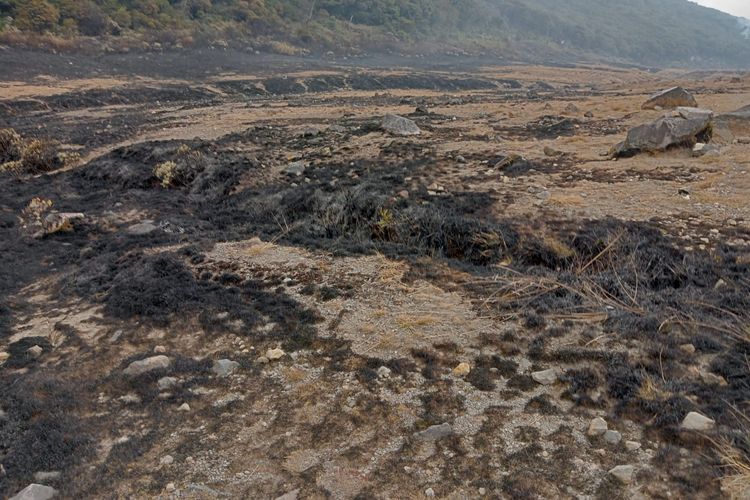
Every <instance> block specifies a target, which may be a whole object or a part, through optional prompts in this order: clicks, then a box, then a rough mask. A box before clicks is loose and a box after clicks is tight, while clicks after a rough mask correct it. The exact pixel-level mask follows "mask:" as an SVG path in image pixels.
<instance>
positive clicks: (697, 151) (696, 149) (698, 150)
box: [693, 142, 721, 158]
mask: <svg viewBox="0 0 750 500" xmlns="http://www.w3.org/2000/svg"><path fill="white" fill-rule="evenodd" d="M720 153H721V150H720V149H719V146H717V145H715V144H705V143H703V142H698V143H696V144H695V146H693V156H694V157H696V158H698V157H701V156H718V155H719V154H720Z"/></svg>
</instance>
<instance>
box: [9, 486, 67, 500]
mask: <svg viewBox="0 0 750 500" xmlns="http://www.w3.org/2000/svg"><path fill="white" fill-rule="evenodd" d="M55 495H57V490H56V489H54V488H50V487H49V486H44V485H43V484H36V483H33V484H30V485H28V486H27V487H25V488H24V489H22V490H21V491H19V492H18V493H16V494H15V495H14V496H12V497H10V498H9V499H8V500H48V499H50V498H52V497H54V496H55Z"/></svg>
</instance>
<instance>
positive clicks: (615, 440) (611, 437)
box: [604, 430, 622, 445]
mask: <svg viewBox="0 0 750 500" xmlns="http://www.w3.org/2000/svg"><path fill="white" fill-rule="evenodd" d="M604 441H605V442H607V443H609V444H611V445H618V444H620V441H622V434H620V433H619V432H617V431H613V430H608V431H607V432H605V433H604Z"/></svg>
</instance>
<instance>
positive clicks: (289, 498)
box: [276, 488, 300, 500]
mask: <svg viewBox="0 0 750 500" xmlns="http://www.w3.org/2000/svg"><path fill="white" fill-rule="evenodd" d="M299 492H300V489H299V488H297V489H296V490H292V491H290V492H289V493H284V494H283V495H281V496H280V497H276V500H297V497H298V496H299Z"/></svg>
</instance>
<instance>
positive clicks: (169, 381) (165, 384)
mask: <svg viewBox="0 0 750 500" xmlns="http://www.w3.org/2000/svg"><path fill="white" fill-rule="evenodd" d="M177 382H179V381H178V380H177V379H176V378H175V377H162V378H160V379H159V380H158V381H157V382H156V385H158V386H159V389H161V390H162V391H164V390H166V389H171V388H172V387H174V386H175V385H177Z"/></svg>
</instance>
